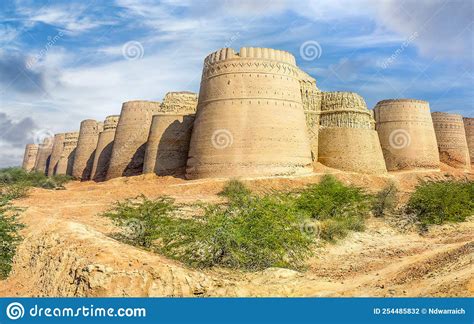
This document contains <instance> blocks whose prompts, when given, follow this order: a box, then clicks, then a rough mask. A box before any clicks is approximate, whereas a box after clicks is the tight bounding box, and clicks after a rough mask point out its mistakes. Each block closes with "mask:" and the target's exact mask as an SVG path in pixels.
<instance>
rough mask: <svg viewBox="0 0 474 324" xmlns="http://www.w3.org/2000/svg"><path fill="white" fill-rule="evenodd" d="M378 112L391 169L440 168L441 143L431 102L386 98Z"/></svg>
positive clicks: (376, 109)
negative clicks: (439, 150)
mask: <svg viewBox="0 0 474 324" xmlns="http://www.w3.org/2000/svg"><path fill="white" fill-rule="evenodd" d="M374 112H375V121H376V129H377V132H378V134H379V138H380V143H381V145H382V151H383V155H384V158H385V163H386V165H387V169H388V170H389V171H398V170H410V169H438V168H439V154H438V146H437V143H436V136H435V131H434V127H433V121H432V119H431V114H430V106H429V104H428V102H426V101H423V100H416V99H388V100H382V101H380V102H378V103H377V105H376V106H375V108H374Z"/></svg>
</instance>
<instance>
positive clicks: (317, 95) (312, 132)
mask: <svg viewBox="0 0 474 324" xmlns="http://www.w3.org/2000/svg"><path fill="white" fill-rule="evenodd" d="M300 91H301V101H302V103H303V110H304V114H305V117H306V128H307V129H308V135H309V141H310V144H311V159H312V160H313V162H315V161H316V160H317V159H318V145H319V144H318V142H319V136H318V135H319V123H320V116H321V99H322V94H321V91H320V90H319V89H318V88H317V86H316V80H315V79H314V78H312V77H311V76H309V75H308V74H307V73H305V72H303V71H301V70H300Z"/></svg>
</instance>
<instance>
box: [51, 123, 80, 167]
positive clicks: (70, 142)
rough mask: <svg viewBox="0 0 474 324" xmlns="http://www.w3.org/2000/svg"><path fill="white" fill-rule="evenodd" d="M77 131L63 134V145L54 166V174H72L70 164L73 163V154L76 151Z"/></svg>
mask: <svg viewBox="0 0 474 324" xmlns="http://www.w3.org/2000/svg"><path fill="white" fill-rule="evenodd" d="M78 139H79V132H70V133H65V134H64V145H63V150H62V152H61V156H60V157H59V161H58V163H57V166H56V172H55V174H67V175H72V166H73V164H74V155H75V153H76V147H77V140H78Z"/></svg>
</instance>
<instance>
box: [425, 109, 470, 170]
mask: <svg viewBox="0 0 474 324" xmlns="http://www.w3.org/2000/svg"><path fill="white" fill-rule="evenodd" d="M431 117H432V118H433V125H434V130H435V134H436V140H437V142H438V151H439V158H440V160H441V162H443V163H446V164H447V165H450V166H452V167H454V168H458V169H467V170H470V169H471V161H470V158H469V150H468V148H467V140H466V133H465V131H464V123H463V120H462V116H461V115H458V114H448V113H444V112H434V113H432V114H431Z"/></svg>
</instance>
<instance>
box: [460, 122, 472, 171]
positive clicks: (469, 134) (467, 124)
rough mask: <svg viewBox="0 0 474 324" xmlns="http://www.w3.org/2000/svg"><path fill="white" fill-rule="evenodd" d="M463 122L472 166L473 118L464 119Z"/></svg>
mask: <svg viewBox="0 0 474 324" xmlns="http://www.w3.org/2000/svg"><path fill="white" fill-rule="evenodd" d="M463 122H464V130H465V131H466V140H467V147H468V149H469V156H470V159H471V164H474V118H468V117H464V118H463Z"/></svg>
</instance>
